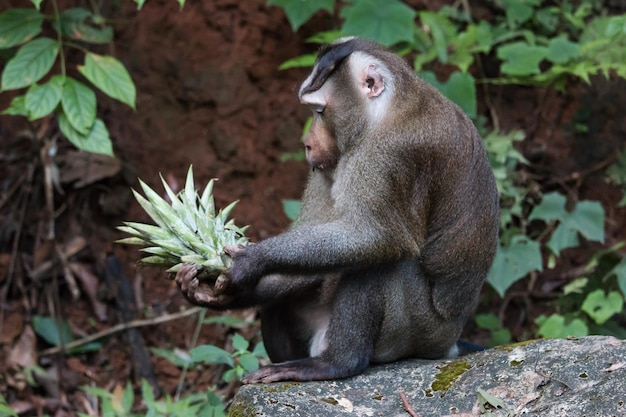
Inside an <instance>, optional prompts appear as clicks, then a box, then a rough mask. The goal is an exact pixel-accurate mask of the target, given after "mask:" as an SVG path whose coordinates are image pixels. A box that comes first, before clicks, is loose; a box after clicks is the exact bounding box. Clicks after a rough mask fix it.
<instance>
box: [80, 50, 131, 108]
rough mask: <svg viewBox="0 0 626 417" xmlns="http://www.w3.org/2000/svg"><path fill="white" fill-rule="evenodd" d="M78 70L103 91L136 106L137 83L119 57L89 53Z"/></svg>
mask: <svg viewBox="0 0 626 417" xmlns="http://www.w3.org/2000/svg"><path fill="white" fill-rule="evenodd" d="M78 70H79V71H80V73H81V74H83V75H84V76H85V78H87V79H88V80H89V81H91V82H92V83H93V85H95V86H96V87H98V88H99V89H100V90H102V92H103V93H105V94H107V95H108V96H109V97H112V98H114V99H117V100H119V101H121V102H123V103H126V104H128V105H129V106H130V107H132V108H133V109H134V108H135V84H134V83H133V80H132V79H131V78H130V75H129V74H128V71H126V68H124V65H122V63H121V62H120V61H118V60H117V59H115V58H113V57H112V56H108V55H97V54H94V53H87V54H85V65H81V66H79V67H78Z"/></svg>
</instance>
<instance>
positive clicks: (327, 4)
mask: <svg viewBox="0 0 626 417" xmlns="http://www.w3.org/2000/svg"><path fill="white" fill-rule="evenodd" d="M267 4H268V5H269V6H280V7H281V8H282V9H283V10H284V11H285V14H286V15H287V19H288V20H289V23H290V24H291V28H292V29H293V31H294V32H296V31H297V30H298V28H299V27H300V26H302V25H303V24H304V23H305V22H306V21H307V20H309V19H310V18H311V17H312V16H313V15H314V14H315V13H316V12H318V11H319V10H326V11H327V12H329V13H332V12H333V9H334V7H335V0H300V1H293V0H268V2H267Z"/></svg>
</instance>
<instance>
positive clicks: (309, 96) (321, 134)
mask: <svg viewBox="0 0 626 417" xmlns="http://www.w3.org/2000/svg"><path fill="white" fill-rule="evenodd" d="M390 57H391V58H390ZM389 59H391V62H393V63H396V62H397V60H398V58H397V56H396V55H394V54H392V53H391V52H389V51H388V50H387V49H385V48H384V47H382V46H381V45H379V44H377V43H375V42H371V41H367V40H364V39H358V38H342V39H339V40H337V41H336V42H334V43H332V44H330V45H327V46H324V47H323V48H322V49H321V50H320V52H319V54H318V57H317V60H316V61H315V65H314V67H313V70H312V71H311V74H310V75H309V76H308V77H307V79H306V80H304V82H303V83H302V85H301V87H300V91H299V93H298V97H299V99H300V102H301V103H302V104H304V105H307V106H309V107H310V108H311V110H312V111H313V123H312V124H311V128H310V130H309V133H308V134H307V136H306V137H305V138H304V146H305V152H306V158H307V161H308V162H309V164H310V165H311V167H312V168H313V169H320V170H324V169H326V170H327V169H333V168H334V167H335V166H336V165H337V163H338V162H339V159H340V157H341V155H342V154H344V153H345V152H347V151H349V149H350V147H351V146H353V145H354V144H355V141H356V140H357V139H358V138H360V137H362V136H363V135H362V134H363V132H364V131H367V130H371V129H373V128H375V127H376V126H377V125H378V124H380V123H381V122H382V120H383V119H384V118H385V117H386V116H387V114H388V112H389V108H390V106H391V103H392V100H393V99H394V93H395V87H396V80H395V79H394V78H393V77H392V72H391V71H390V69H389V67H388V65H387V64H385V62H389V61H388V60H389ZM400 62H402V65H404V66H406V64H405V63H404V62H403V61H401V60H400Z"/></svg>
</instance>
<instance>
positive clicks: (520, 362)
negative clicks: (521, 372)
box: [509, 361, 524, 366]
mask: <svg viewBox="0 0 626 417" xmlns="http://www.w3.org/2000/svg"><path fill="white" fill-rule="evenodd" d="M523 363H524V361H511V362H509V365H510V366H520V365H521V364H523Z"/></svg>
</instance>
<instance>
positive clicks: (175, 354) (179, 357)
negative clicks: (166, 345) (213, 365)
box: [150, 348, 194, 368]
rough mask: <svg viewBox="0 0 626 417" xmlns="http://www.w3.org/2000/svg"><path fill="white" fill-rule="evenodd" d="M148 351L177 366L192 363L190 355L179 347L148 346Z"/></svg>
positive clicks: (180, 366)
mask: <svg viewBox="0 0 626 417" xmlns="http://www.w3.org/2000/svg"><path fill="white" fill-rule="evenodd" d="M150 352H152V353H153V354H155V355H157V356H160V357H161V358H163V359H166V360H167V361H168V362H170V363H171V364H173V365H174V366H177V367H179V368H183V367H185V366H191V365H193V364H194V361H193V359H192V358H191V355H190V354H189V353H187V352H185V351H183V350H180V349H163V348H150Z"/></svg>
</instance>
